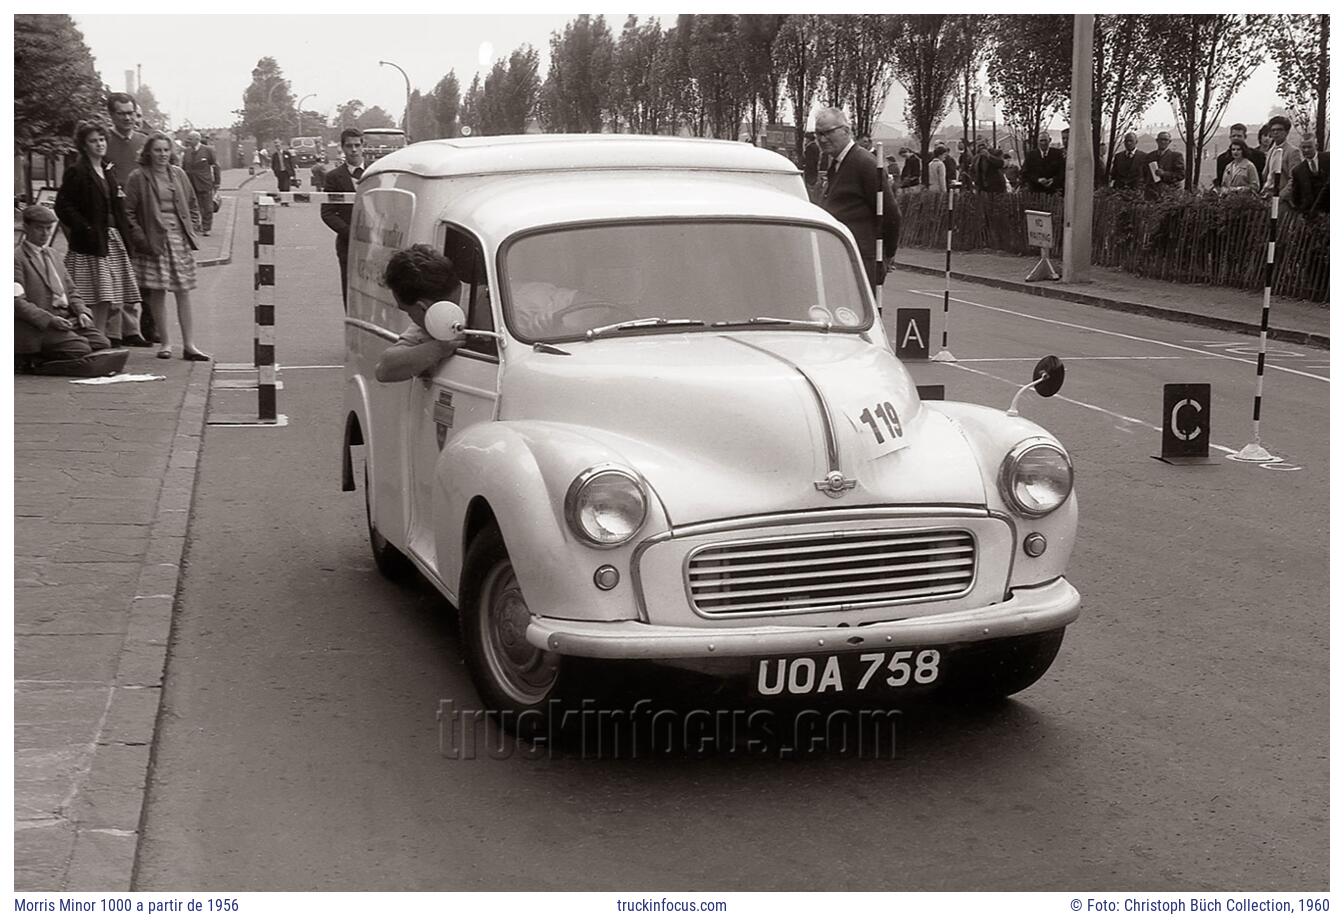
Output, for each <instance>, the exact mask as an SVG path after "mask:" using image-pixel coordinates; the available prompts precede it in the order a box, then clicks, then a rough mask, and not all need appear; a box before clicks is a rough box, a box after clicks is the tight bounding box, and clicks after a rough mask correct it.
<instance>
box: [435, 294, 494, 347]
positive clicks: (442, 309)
mask: <svg viewBox="0 0 1344 920" xmlns="http://www.w3.org/2000/svg"><path fill="white" fill-rule="evenodd" d="M466 324H467V316H466V314H465V313H463V312H462V308H461V307H459V306H458V305H457V304H455V303H453V302H452V301H451V300H440V301H439V302H438V303H435V304H432V305H431V306H430V308H429V309H428V310H426V311H425V329H426V330H428V331H429V334H430V335H432V336H434V338H436V339H438V340H439V341H440V342H446V341H447V340H448V339H452V338H456V337H457V336H459V335H468V336H478V337H481V338H487V339H496V340H498V341H503V338H504V337H503V336H501V335H500V334H499V333H498V332H491V331H489V330H488V329H467V328H465V327H466Z"/></svg>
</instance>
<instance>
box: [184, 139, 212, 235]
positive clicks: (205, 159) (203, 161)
mask: <svg viewBox="0 0 1344 920" xmlns="http://www.w3.org/2000/svg"><path fill="white" fill-rule="evenodd" d="M182 170H183V172H185V173H186V174H187V178H188V179H189V180H190V181H191V190H192V191H193V192H195V193H196V203H197V204H198V205H200V208H201V233H203V234H205V235H206V236H209V235H210V227H211V226H212V225H213V224H214V219H215V193H216V192H218V191H219V164H218V163H217V162H215V151H214V150H212V149H211V148H209V147H207V146H206V145H205V144H202V143H201V132H199V131H192V132H191V133H190V134H188V135H187V144H186V149H185V150H183V151H182Z"/></svg>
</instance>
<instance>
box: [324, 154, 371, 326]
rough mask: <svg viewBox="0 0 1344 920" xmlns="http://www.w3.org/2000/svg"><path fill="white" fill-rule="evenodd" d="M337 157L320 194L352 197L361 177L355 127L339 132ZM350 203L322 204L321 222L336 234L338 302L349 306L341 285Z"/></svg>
mask: <svg viewBox="0 0 1344 920" xmlns="http://www.w3.org/2000/svg"><path fill="white" fill-rule="evenodd" d="M341 154H342V155H343V156H344V157H345V160H344V162H342V163H341V164H340V165H339V166H337V167H336V168H335V169H333V170H331V171H330V172H328V173H327V176H326V179H325V180H323V183H322V191H324V192H349V193H351V194H354V191H355V183H356V182H358V181H359V180H360V178H361V177H362V176H363V175H364V133H363V132H362V131H360V130H359V129H358V128H346V129H345V130H344V131H342V132H341ZM354 212H355V206H354V205H353V204H332V203H330V202H326V201H324V202H323V203H322V222H323V223H324V224H326V225H327V226H328V227H330V228H331V229H333V230H335V231H336V261H337V263H339V265H340V266H341V303H343V304H346V306H347V307H348V306H349V303H348V301H347V299H346V293H345V286H346V280H347V270H346V261H347V259H348V257H349V252H350V220H351V218H353V217H354Z"/></svg>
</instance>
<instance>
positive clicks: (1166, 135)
mask: <svg viewBox="0 0 1344 920" xmlns="http://www.w3.org/2000/svg"><path fill="white" fill-rule="evenodd" d="M1143 169H1144V179H1145V181H1146V182H1147V191H1148V193H1149V194H1150V195H1152V197H1158V196H1160V195H1169V194H1171V193H1173V192H1176V191H1179V190H1180V188H1181V186H1182V184H1183V183H1184V182H1185V156H1184V155H1183V154H1182V153H1181V152H1180V151H1179V150H1177V149H1176V148H1175V147H1173V146H1171V132H1170V131H1159V132H1157V149H1156V150H1154V151H1153V152H1152V153H1150V154H1149V155H1148V162H1147V163H1145V164H1144V166H1143Z"/></svg>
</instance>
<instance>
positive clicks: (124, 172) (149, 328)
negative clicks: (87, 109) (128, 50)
mask: <svg viewBox="0 0 1344 920" xmlns="http://www.w3.org/2000/svg"><path fill="white" fill-rule="evenodd" d="M107 114H108V116H109V117H110V118H111V121H112V130H111V131H109V132H108V134H107V158H106V159H107V163H108V165H110V166H111V168H112V172H113V174H115V175H116V177H117V184H118V185H120V186H121V187H122V188H123V189H124V188H125V187H126V180H128V179H130V178H131V173H133V172H135V170H136V167H137V166H138V164H139V162H140V151H141V150H142V149H143V148H144V146H145V138H146V135H145V133H144V132H143V131H141V130H140V125H141V123H142V122H143V120H144V116H143V115H142V114H141V112H140V103H138V102H136V101H135V97H134V96H132V95H131V94H130V93H109V94H108V96H107ZM124 242H125V243H126V245H127V246H129V245H130V242H131V241H130V240H129V239H126V240H124ZM140 299H141V298H140V297H139V296H138V295H137V296H136V298H135V302H134V303H131V304H129V305H127V306H126V308H125V313H124V322H123V323H122V324H121V335H122V338H123V340H124V341H125V343H126V344H127V345H134V346H136V347H139V348H147V347H148V346H149V343H150V342H152V341H153V340H154V333H155V329H154V317H153V316H151V315H150V314H149V313H147V312H144V311H142V310H141V309H140ZM109 334H110V335H112V336H113V337H114V338H115V337H116V335H117V333H116V332H111V333H109Z"/></svg>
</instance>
